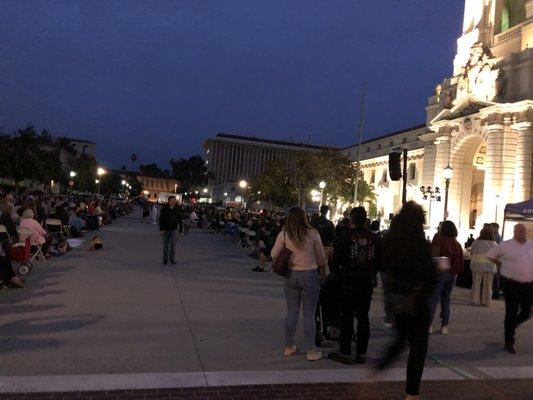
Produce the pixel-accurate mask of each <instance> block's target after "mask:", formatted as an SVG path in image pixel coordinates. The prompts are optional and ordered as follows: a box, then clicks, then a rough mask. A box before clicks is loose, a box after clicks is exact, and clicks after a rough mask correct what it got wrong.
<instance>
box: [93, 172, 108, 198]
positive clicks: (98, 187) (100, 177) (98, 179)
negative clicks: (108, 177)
mask: <svg viewBox="0 0 533 400" xmlns="http://www.w3.org/2000/svg"><path fill="white" fill-rule="evenodd" d="M106 172H107V171H106V170H105V169H103V168H102V167H98V168H97V169H96V175H97V176H98V178H97V179H95V181H94V183H96V185H97V191H96V193H98V194H100V180H101V179H102V175H104V174H105V173H106Z"/></svg>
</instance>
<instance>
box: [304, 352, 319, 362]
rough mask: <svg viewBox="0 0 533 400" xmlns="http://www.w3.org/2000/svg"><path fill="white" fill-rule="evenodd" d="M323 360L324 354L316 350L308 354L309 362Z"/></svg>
mask: <svg viewBox="0 0 533 400" xmlns="http://www.w3.org/2000/svg"><path fill="white" fill-rule="evenodd" d="M321 358H322V353H321V352H320V351H316V350H309V351H308V352H307V361H318V360H320V359H321Z"/></svg>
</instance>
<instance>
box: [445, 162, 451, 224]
mask: <svg viewBox="0 0 533 400" xmlns="http://www.w3.org/2000/svg"><path fill="white" fill-rule="evenodd" d="M443 176H444V183H445V185H446V188H445V191H444V218H443V220H444V221H446V219H447V218H448V193H449V191H450V181H451V180H452V177H453V168H452V167H450V165H449V164H448V165H447V166H446V168H444V172H443Z"/></svg>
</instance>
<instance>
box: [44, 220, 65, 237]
mask: <svg viewBox="0 0 533 400" xmlns="http://www.w3.org/2000/svg"><path fill="white" fill-rule="evenodd" d="M44 229H46V232H48V233H60V234H61V235H63V224H62V223H61V220H60V219H55V218H46V219H45V220H44Z"/></svg>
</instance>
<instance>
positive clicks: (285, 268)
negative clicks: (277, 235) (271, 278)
mask: <svg viewBox="0 0 533 400" xmlns="http://www.w3.org/2000/svg"><path fill="white" fill-rule="evenodd" d="M291 254H292V251H290V250H289V249H288V248H287V246H285V232H284V233H283V249H281V252H280V253H279V255H278V256H277V257H276V258H275V259H274V262H273V263H272V270H273V271H274V272H275V273H276V274H278V275H280V276H284V277H285V276H287V274H288V272H289V258H290V257H291Z"/></svg>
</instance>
